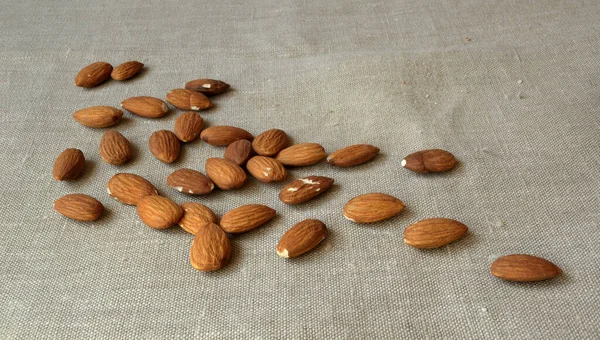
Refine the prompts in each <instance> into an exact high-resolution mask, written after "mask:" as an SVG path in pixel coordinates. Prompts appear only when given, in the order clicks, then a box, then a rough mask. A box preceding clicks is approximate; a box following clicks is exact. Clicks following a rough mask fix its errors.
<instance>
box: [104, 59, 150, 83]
mask: <svg viewBox="0 0 600 340" xmlns="http://www.w3.org/2000/svg"><path fill="white" fill-rule="evenodd" d="M143 67H144V64H142V63H140V62H139V61H127V62H124V63H122V64H121V65H119V66H117V67H115V68H114V69H113V70H112V72H111V74H110V76H111V77H112V79H114V80H127V79H131V78H133V77H135V75H136V74H138V73H139V72H140V71H141V70H142V68H143Z"/></svg>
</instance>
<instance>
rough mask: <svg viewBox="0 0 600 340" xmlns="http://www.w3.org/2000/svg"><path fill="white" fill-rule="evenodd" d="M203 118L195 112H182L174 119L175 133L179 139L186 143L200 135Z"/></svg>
mask: <svg viewBox="0 0 600 340" xmlns="http://www.w3.org/2000/svg"><path fill="white" fill-rule="evenodd" d="M203 126H204V120H203V119H202V117H201V116H200V115H199V114H198V113H196V112H184V113H182V114H181V115H179V117H177V120H176V121H175V129H174V131H175V135H176V136H177V138H179V140H180V141H182V142H184V143H187V142H191V141H193V140H195V139H196V138H198V136H199V135H200V131H202V127H203Z"/></svg>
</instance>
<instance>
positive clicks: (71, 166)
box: [52, 149, 85, 181]
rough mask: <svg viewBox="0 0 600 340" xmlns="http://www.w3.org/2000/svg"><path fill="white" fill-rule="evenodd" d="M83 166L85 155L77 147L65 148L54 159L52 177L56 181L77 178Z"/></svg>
mask: <svg viewBox="0 0 600 340" xmlns="http://www.w3.org/2000/svg"><path fill="white" fill-rule="evenodd" d="M84 168H85V157H83V152H81V150H78V149H66V150H65V151H63V152H61V153H60V155H58V157H57V158H56V160H55V161H54V167H53V168H52V177H54V179H55V180H57V181H71V180H74V179H77V178H78V177H79V176H81V174H82V173H83V169H84Z"/></svg>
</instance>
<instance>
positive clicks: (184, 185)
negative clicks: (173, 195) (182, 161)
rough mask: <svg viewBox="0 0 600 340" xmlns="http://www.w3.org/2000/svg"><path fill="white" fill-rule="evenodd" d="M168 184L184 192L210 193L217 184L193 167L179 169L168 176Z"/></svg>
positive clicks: (190, 193)
mask: <svg viewBox="0 0 600 340" xmlns="http://www.w3.org/2000/svg"><path fill="white" fill-rule="evenodd" d="M167 184H168V185H169V186H170V187H171V188H173V189H175V190H177V191H179V192H182V193H184V194H188V195H208V194H210V193H211V192H212V191H213V189H214V188H215V185H214V184H213V182H212V181H211V180H210V178H208V177H207V176H205V175H204V174H203V173H201V172H199V171H196V170H192V169H179V170H176V171H174V172H173V173H172V174H170V175H169V177H167Z"/></svg>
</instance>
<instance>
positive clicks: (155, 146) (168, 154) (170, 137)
mask: <svg viewBox="0 0 600 340" xmlns="http://www.w3.org/2000/svg"><path fill="white" fill-rule="evenodd" d="M148 146H149V147H150V152H152V154H153V155H154V157H156V158H157V159H158V160H160V161H163V162H165V163H173V162H175V161H176V160H177V158H179V154H180V153H181V144H180V143H179V139H178V138H177V136H175V134H174V133H173V132H171V131H169V130H159V131H156V132H154V133H153V134H152V135H151V136H150V140H149V141H148Z"/></svg>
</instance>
